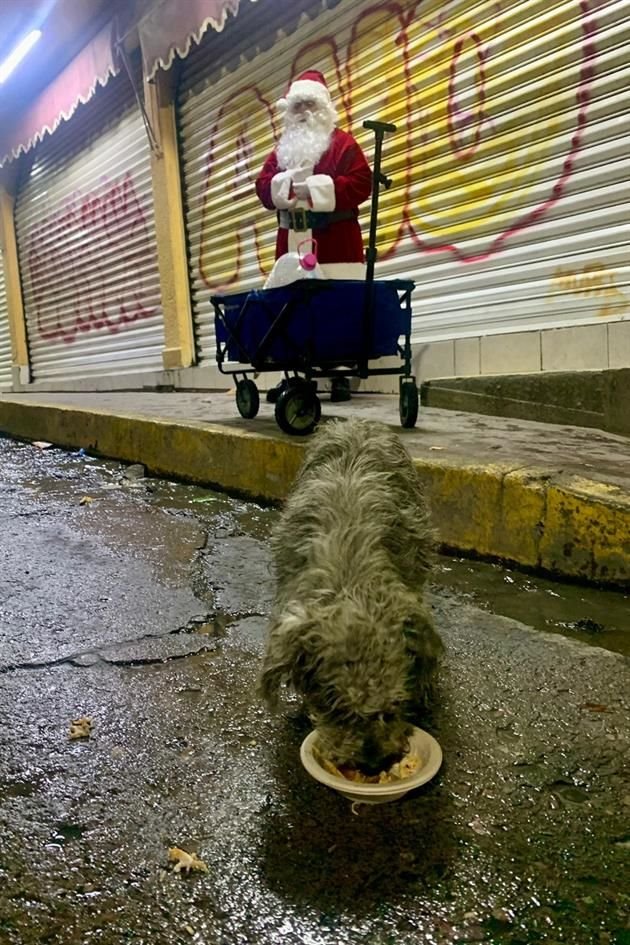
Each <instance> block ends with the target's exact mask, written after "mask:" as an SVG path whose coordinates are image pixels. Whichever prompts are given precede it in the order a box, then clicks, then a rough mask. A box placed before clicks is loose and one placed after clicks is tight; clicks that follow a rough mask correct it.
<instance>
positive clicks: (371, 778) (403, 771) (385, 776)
mask: <svg viewBox="0 0 630 945" xmlns="http://www.w3.org/2000/svg"><path fill="white" fill-rule="evenodd" d="M313 756H314V758H315V759H316V760H317V761H318V762H319V764H320V765H321V766H322V768H323V769H324V771H328V773H329V774H334V775H335V777H337V778H345V779H346V781H354V782H355V784H392V783H393V782H395V781H404V780H405V779H406V778H410V777H411V776H412V774H415V773H416V771H417V770H418V768H419V767H420V758H419V757H418V755H416V754H415V752H412V751H410V752H407V754H406V755H403V757H402V758H401V759H400V761H396V762H395V763H394V764H393V765H391V766H390V767H389V768H388V769H387V770H386V771H380V772H379V773H378V774H365V773H364V772H363V771H361V769H360V768H357V767H355V766H353V765H339V766H337V765H336V764H334V762H332V761H330V759H328V758H326V757H325V756H324V755H322V753H321V752H320V751H318V750H317V749H316V748H313Z"/></svg>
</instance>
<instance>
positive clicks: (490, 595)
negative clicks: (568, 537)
mask: <svg viewBox="0 0 630 945" xmlns="http://www.w3.org/2000/svg"><path fill="white" fill-rule="evenodd" d="M432 584H433V587H434V588H436V589H440V588H443V589H447V590H449V591H452V592H455V593H457V594H462V595H464V596H465V597H466V598H468V599H469V600H470V602H471V603H473V604H475V605H476V606H478V607H482V608H483V609H485V610H490V611H492V612H493V613H495V614H501V615H502V616H504V617H510V618H511V619H513V620H520V621H521V622H522V623H525V624H528V625H529V626H531V627H535V628H536V629H537V630H546V631H547V632H550V633H560V634H562V635H563V636H566V637H570V638H571V639H574V640H580V641H582V642H583V643H588V644H591V645H594V646H601V647H603V648H604V649H607V650H613V651H614V652H616V653H623V654H624V655H626V656H630V594H623V593H621V592H618V591H610V590H599V589H596V588H588V587H581V586H579V585H577V584H568V583H563V582H561V581H551V580H548V579H546V578H542V577H540V578H539V577H534V576H532V575H530V574H522V573H520V572H518V571H509V570H507V568H503V567H501V565H498V564H488V563H486V562H482V561H471V560H469V559H466V558H442V557H441V558H439V560H438V564H437V566H436V570H435V573H434V575H433V579H432Z"/></svg>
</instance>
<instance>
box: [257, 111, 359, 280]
mask: <svg viewBox="0 0 630 945" xmlns="http://www.w3.org/2000/svg"><path fill="white" fill-rule="evenodd" d="M292 173H293V172H292V171H291V170H290V169H289V170H281V169H280V167H279V166H278V158H277V155H276V152H275V150H274V151H272V152H271V154H270V155H269V157H268V158H267V160H266V161H265V163H264V166H263V169H262V171H261V173H260V176H259V177H258V179H257V181H256V193H257V194H258V197H259V199H260V201H261V202H262V204H263V205H264V206H265V207H267V209H268V210H280V211H281V214H280V217H281V220H280V226H279V227H278V235H277V239H276V259H277V258H278V257H279V256H282V255H284V253H286V252H287V251H288V248H289V228H287V227H284V226H282V220H283V213H287V210H288V209H293V207H294V205H295V201H294V200H293V199H292V197H291V194H292V190H291V175H292ZM304 179H305V182H306V184H308V187H309V191H310V200H309V203H310V206H311V208H312V210H313V211H314V212H315V213H323V214H331V217H330V222H328V221H326V217H322V218H320V219H321V220H322V221H323V222H327V225H326V226H323V227H320V226H318V225H314V226H313V230H312V234H313V238H314V239H316V240H317V257H318V260H319V262H320V263H322V264H326V263H341V262H352V263H361V262H363V259H364V253H363V240H362V237H361V228H360V226H359V222H358V207H359V204H361V203H363V201H364V200H367V198H368V197H369V196H370V192H371V189H372V173H371V171H370V167H369V165H368V163H367V161H366V159H365V155H364V154H363V151H362V150H361V148H360V147H359V145H358V144H357V142H356V141H355V140H354V138H353V137H352V135H351V134H348V132H346V131H341V130H340V129H339V128H335V129H334V131H333V133H332V136H331V141H330V145H329V147H328V149H327V150H326V151H325V152H324V154H323V155H322V156H321V157H320V159H319V161H318V162H317V164H316V165H315V167H314V168H313V173H312V174H309V175H307V176H306V177H305V178H304ZM338 211H351V215H350V216H349V217H348V218H346V219H337V220H335V218H334V214H335V213H337V212H338ZM284 219H286V217H284ZM315 220H316V222H318V218H317V217H315ZM296 235H297V236H299V235H300V234H299V233H298V234H296ZM302 235H304V236H305V235H306V234H302Z"/></svg>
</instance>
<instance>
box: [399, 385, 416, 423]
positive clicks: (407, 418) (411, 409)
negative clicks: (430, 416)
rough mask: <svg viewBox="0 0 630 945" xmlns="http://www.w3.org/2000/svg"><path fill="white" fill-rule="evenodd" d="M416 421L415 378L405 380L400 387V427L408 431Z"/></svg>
mask: <svg viewBox="0 0 630 945" xmlns="http://www.w3.org/2000/svg"><path fill="white" fill-rule="evenodd" d="M417 419H418V388H417V387H416V379H415V377H412V378H409V379H408V380H407V379H406V378H405V380H404V381H402V382H401V385H400V425H401V426H403V427H405V429H407V430H410V429H411V428H412V427H415V425H416V420H417Z"/></svg>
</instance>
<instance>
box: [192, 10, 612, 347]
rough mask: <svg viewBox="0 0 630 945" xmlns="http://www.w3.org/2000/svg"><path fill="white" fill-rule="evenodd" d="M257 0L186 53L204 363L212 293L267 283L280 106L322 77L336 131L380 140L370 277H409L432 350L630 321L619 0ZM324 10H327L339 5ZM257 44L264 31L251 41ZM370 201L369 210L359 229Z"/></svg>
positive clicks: (196, 297)
mask: <svg viewBox="0 0 630 945" xmlns="http://www.w3.org/2000/svg"><path fill="white" fill-rule="evenodd" d="M284 6H285V5H284V4H282V3H281V2H280V0H258V2H257V3H256V4H255V9H254V10H251V11H250V10H248V9H247V8H244V9H243V12H242V13H241V14H239V16H238V17H237V18H236V20H234V21H233V23H230V24H229V28H226V29H225V31H224V33H222V34H219V35H214V36H212V37H210V39H209V40H208V42H206V43H202V44H201V46H200V47H199V49H198V50H197V51H196V53H195V54H194V55H191V56H190V57H189V60H188V61H187V62H186V63H185V65H184V69H183V76H182V85H181V90H180V100H179V101H180V108H179V112H180V132H181V147H182V162H183V173H184V184H185V190H186V197H187V226H188V236H189V244H190V268H191V283H192V290H193V306H194V313H195V323H196V328H197V338H198V343H199V348H200V352H199V353H200V356H201V357H202V358H204V357H205V358H208V357H210V356H212V355H213V354H214V350H215V349H214V334H213V330H212V326H211V310H210V305H209V301H208V300H209V296H210V294H211V292H212V291H213V290H214V291H216V290H225V289H232V290H234V291H236V290H240V289H245V288H248V287H250V286H254V285H256V286H258V285H260V284H261V280H262V278H263V275H264V273H265V272H266V271H268V269H269V266H270V263H271V257H272V254H273V237H274V232H275V226H274V220H273V215H272V214H270V213H269V212H268V211H265V210H263V209H262V208H260V206H259V205H258V204H257V201H256V198H255V196H254V194H253V183H254V180H255V177H256V174H257V173H258V170H259V168H260V167H261V166H262V162H263V160H264V158H265V156H266V154H267V152H268V151H269V150H270V147H271V145H272V135H273V130H272V127H273V125H272V123H273V121H274V120H275V113H274V110H273V103H274V102H275V101H276V100H277V98H278V97H279V96H280V95H281V94H282V93H283V92H284V91H285V89H286V86H287V83H288V81H289V80H290V78H291V77H292V76H294V75H295V74H297V73H298V72H300V71H302V70H303V69H306V68H316V69H321V70H322V72H324V74H325V75H326V76H327V79H328V82H329V86H330V88H331V92H332V94H333V97H334V99H335V102H336V105H337V108H338V111H339V114H340V125H341V127H344V128H348V129H349V130H352V131H353V133H354V134H355V136H356V137H357V139H358V140H359V142H360V143H361V144H362V146H363V147H364V149H365V151H366V153H367V155H368V158H369V159H371V157H372V141H371V137H370V134H369V133H367V132H365V131H364V130H363V128H362V123H363V121H364V119H365V118H368V117H370V118H374V117H378V118H381V119H383V120H387V121H391V122H394V123H396V125H397V129H398V130H397V132H396V134H395V135H392V136H390V137H387V138H386V139H385V145H384V156H383V157H384V170H385V172H386V173H387V174H388V175H389V176H391V177H392V178H393V179H394V186H393V187H392V188H391V190H389V191H387V192H384V193H382V195H381V201H380V214H379V218H380V225H379V234H378V245H379V262H378V264H377V277H380V278H388V277H394V276H400V277H405V278H412V279H414V280H415V281H416V283H417V288H416V291H415V293H414V326H413V334H414V338H415V339H418V340H420V339H421V340H423V341H433V340H440V339H445V338H454V337H465V336H466V335H479V334H489V333H494V332H509V331H515V330H523V329H533V328H536V329H538V328H542V327H549V326H554V327H555V326H563V325H574V324H578V323H585V322H593V321H597V320H599V319H601V318H602V317H608V318H610V317H612V318H613V319H614V318H617V319H618V318H623V317H624V316H628V315H630V279H629V274H630V265H629V257H628V248H629V242H630V236H629V232H628V226H627V222H628V218H629V184H630V171H629V168H630V163H629V162H628V161H627V154H628V145H629V142H630V128H629V127H628V106H627V91H626V81H625V79H624V75H626V74H627V49H628V44H629V43H630V17H629V16H628V13H629V12H630V2H629V0H617V2H615V0H603V2H598V3H595V2H594V0H570V2H560V0H551V2H550V0H529V2H526V3H523V2H522V0H502V2H500V3H496V2H495V0H479V2H476V3H474V2H473V3H470V2H469V0H454V2H452V3H449V4H444V3H442V2H438V0H432V2H429V3H423V2H418V3H410V2H406V0H401V2H393V3H387V4H376V3H373V2H372V3H369V2H356V0H342V2H340V3H336V4H333V3H330V2H328V3H326V5H325V8H324V4H323V3H310V4H308V3H303V4H302V5H301V6H300V8H299V10H298V11H297V15H296V16H295V17H294V16H293V11H292V13H291V15H290V21H287V19H286V17H287V14H286V10H285V9H283V7H284ZM333 7H334V9H333ZM252 37H255V39H252ZM368 219H369V210H368V207H367V206H364V208H363V212H362V221H363V224H364V232H365V235H366V237H367V222H368Z"/></svg>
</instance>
